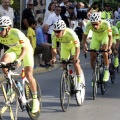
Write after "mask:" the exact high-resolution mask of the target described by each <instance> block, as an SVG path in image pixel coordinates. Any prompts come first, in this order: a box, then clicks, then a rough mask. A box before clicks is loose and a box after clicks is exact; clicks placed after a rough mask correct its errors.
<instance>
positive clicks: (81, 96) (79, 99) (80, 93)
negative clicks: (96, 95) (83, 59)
mask: <svg viewBox="0 0 120 120" xmlns="http://www.w3.org/2000/svg"><path fill="white" fill-rule="evenodd" d="M81 78H82V79H81V80H82V88H81V90H80V91H77V93H76V95H75V96H76V102H77V104H78V105H79V106H80V105H82V104H83V102H84V100H85V77H84V73H83V71H82V73H81Z"/></svg>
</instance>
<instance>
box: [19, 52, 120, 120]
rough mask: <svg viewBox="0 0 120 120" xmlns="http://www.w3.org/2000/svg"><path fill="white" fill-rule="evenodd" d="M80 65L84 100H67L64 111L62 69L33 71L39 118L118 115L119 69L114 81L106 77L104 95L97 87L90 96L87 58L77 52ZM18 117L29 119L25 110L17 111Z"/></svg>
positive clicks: (112, 118) (93, 119)
mask: <svg viewBox="0 0 120 120" xmlns="http://www.w3.org/2000/svg"><path fill="white" fill-rule="evenodd" d="M80 58H81V66H82V69H83V71H84V74H85V79H86V97H85V101H84V104H83V105H82V106H78V105H77V103H76V101H75V99H74V98H72V99H71V100H70V106H69V108H68V111H67V112H63V111H62V109H61V106H60V98H59V96H60V95H59V94H60V92H59V91H60V78H61V74H62V69H61V68H58V69H56V70H54V71H50V72H47V73H42V74H41V73H40V74H36V75H35V78H36V80H37V81H38V82H39V84H40V86H41V92H42V113H41V116H40V118H39V120H119V119H120V73H118V74H117V76H116V82H115V84H112V83H111V81H110V80H109V82H108V86H107V91H106V93H105V95H101V91H100V89H99V90H98V95H97V98H96V100H93V98H92V86H91V79H92V70H91V68H90V63H89V55H88V58H87V59H85V58H84V56H83V54H82V53H81V56H80ZM18 120H30V118H29V116H28V114H27V112H26V111H25V112H19V118H18Z"/></svg>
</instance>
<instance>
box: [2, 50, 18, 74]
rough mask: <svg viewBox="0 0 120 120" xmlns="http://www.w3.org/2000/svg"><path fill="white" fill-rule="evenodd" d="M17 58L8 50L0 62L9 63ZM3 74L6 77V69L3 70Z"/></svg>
mask: <svg viewBox="0 0 120 120" xmlns="http://www.w3.org/2000/svg"><path fill="white" fill-rule="evenodd" d="M16 58H17V55H16V53H15V52H14V51H13V50H12V49H8V50H7V51H6V52H5V53H4V55H3V56H2V58H1V62H5V63H10V62H13V61H14V60H15V59H16ZM2 70H3V73H4V74H5V75H6V76H7V72H6V71H7V69H6V68H3V69H2Z"/></svg>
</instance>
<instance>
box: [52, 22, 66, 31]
mask: <svg viewBox="0 0 120 120" xmlns="http://www.w3.org/2000/svg"><path fill="white" fill-rule="evenodd" d="M65 28H66V24H65V22H64V21H63V20H58V21H56V22H55V23H54V25H53V30H64V29H65Z"/></svg>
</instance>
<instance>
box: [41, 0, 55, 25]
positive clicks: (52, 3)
mask: <svg viewBox="0 0 120 120" xmlns="http://www.w3.org/2000/svg"><path fill="white" fill-rule="evenodd" d="M54 10H55V3H54V2H51V3H50V4H49V6H48V10H46V12H45V16H44V22H43V24H45V23H46V21H47V19H48V17H49V15H51V14H53V13H54Z"/></svg>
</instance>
